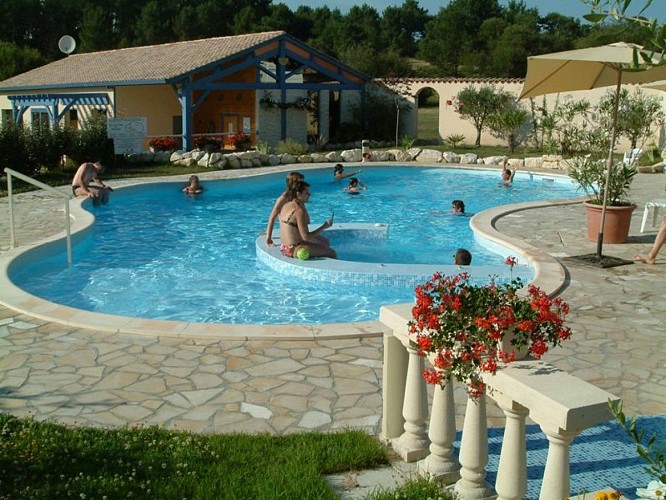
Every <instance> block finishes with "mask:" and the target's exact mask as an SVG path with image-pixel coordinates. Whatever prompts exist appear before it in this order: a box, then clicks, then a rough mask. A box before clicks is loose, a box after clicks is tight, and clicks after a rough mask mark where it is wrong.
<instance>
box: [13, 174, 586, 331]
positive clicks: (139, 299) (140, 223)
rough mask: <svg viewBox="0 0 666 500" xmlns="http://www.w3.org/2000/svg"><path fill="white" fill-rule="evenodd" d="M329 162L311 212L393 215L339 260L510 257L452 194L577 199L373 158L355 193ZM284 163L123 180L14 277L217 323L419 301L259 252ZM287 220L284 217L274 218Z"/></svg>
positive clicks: (116, 309) (47, 292)
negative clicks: (63, 251) (477, 235)
mask: <svg viewBox="0 0 666 500" xmlns="http://www.w3.org/2000/svg"><path fill="white" fill-rule="evenodd" d="M331 170H332V169H321V170H308V171H306V172H305V173H306V179H307V181H308V182H309V183H310V184H311V191H312V197H311V200H310V203H309V205H308V210H309V212H310V215H311V219H312V222H313V223H317V224H318V223H320V222H323V220H324V219H326V218H327V217H329V216H330V214H331V212H332V211H335V221H336V222H372V223H378V222H382V223H386V224H388V225H389V238H388V239H387V240H385V241H379V242H378V241H377V240H370V241H359V240H350V239H340V240H338V241H335V240H333V246H334V247H335V248H336V250H337V251H338V255H339V257H340V258H341V259H345V260H355V261H365V262H387V263H422V264H440V263H441V264H451V263H452V259H453V254H454V253H455V250H456V249H457V248H458V247H465V248H467V249H469V250H470V251H471V252H472V254H473V265H479V264H485V265H498V266H501V265H502V264H503V261H504V258H505V255H498V254H495V253H492V252H490V251H488V250H486V249H484V248H483V247H482V246H480V245H479V244H477V243H476V242H475V241H474V238H473V236H472V232H471V229H470V228H469V217H468V216H456V215H453V214H452V213H451V211H450V206H451V201H452V200H453V199H456V198H457V199H462V200H464V201H465V205H466V210H467V212H468V213H470V214H472V213H476V212H479V211H481V210H484V209H486V208H489V207H494V206H498V205H505V204H511V203H518V202H524V201H533V200H542V199H558V198H570V197H574V196H576V192H575V189H574V187H573V186H572V185H571V183H570V182H567V181H566V180H562V179H557V180H554V179H553V178H542V177H538V176H530V175H528V174H522V175H521V173H520V172H519V174H518V176H517V177H516V181H515V183H514V186H513V187H511V188H502V187H498V186H497V182H498V180H499V173H498V172H497V171H470V170H454V169H442V168H418V167H369V168H366V169H365V171H364V172H363V173H362V174H361V176H360V177H361V178H362V180H363V181H364V182H365V183H366V185H367V186H368V190H367V191H364V192H362V194H360V195H358V196H351V195H349V194H347V193H345V192H344V191H343V187H344V186H345V185H346V182H345V181H341V182H334V181H333V180H332V171H331ZM285 175H286V173H279V174H269V175H264V176H259V177H249V178H242V179H234V180H225V181H209V182H206V183H205V187H206V191H205V192H204V193H203V194H202V195H199V196H194V197H193V196H187V195H184V194H182V193H181V192H180V188H181V187H182V186H181V184H175V183H159V184H149V185H144V186H141V187H137V188H130V189H123V190H117V191H116V192H114V193H113V196H112V200H111V203H110V204H109V205H106V206H102V207H97V208H94V209H92V210H93V213H94V215H95V217H96V223H95V225H94V226H93V228H92V229H91V230H90V231H89V233H88V235H87V237H86V238H85V239H84V240H83V241H82V242H81V243H80V244H77V245H76V246H75V247H74V251H73V262H74V265H73V266H72V267H69V268H68V267H67V265H66V259H65V257H64V255H54V256H51V257H49V258H48V259H46V260H44V261H40V262H35V263H34V264H30V265H27V266H24V267H23V268H22V269H21V270H20V271H18V272H17V274H16V275H14V276H12V280H13V281H14V282H15V283H16V284H17V285H18V286H20V287H21V288H23V289H25V290H26V291H28V292H30V293H32V294H34V295H37V296H40V297H43V298H45V299H47V300H51V301H53V302H57V303H60V304H64V305H68V306H71V307H76V308H79V309H86V310H92V311H96V312H103V313H108V314H117V315H124V316H134V317H144V318H159V319H172V320H180V321H193V322H220V323H262V324H270V323H273V324H291V323H332V322H345V321H365V320H371V319H377V317H378V313H379V308H380V306H381V305H383V304H394V303H399V302H405V301H411V300H412V299H413V290H412V289H397V288H396V287H392V286H386V285H377V286H376V287H367V286H365V287H363V288H362V289H355V288H354V286H353V285H351V284H345V285H344V286H343V285H336V286H333V285H330V286H325V285H323V284H322V283H320V282H310V281H307V280H302V279H300V278H296V277H293V276H284V275H281V274H279V273H276V272H275V271H273V270H271V269H269V268H267V267H266V266H265V265H263V264H261V263H260V262H257V259H256V253H255V247H254V245H255V239H256V236H257V234H258V233H260V232H262V231H264V230H265V226H266V219H267V216H268V213H269V212H270V210H271V207H272V205H273V203H274V201H275V199H276V197H277V196H278V195H279V194H280V193H281V192H282V190H283V189H284V178H285ZM277 227H278V225H277V224H276V228H277Z"/></svg>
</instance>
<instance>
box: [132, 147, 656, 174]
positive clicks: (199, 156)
mask: <svg viewBox="0 0 666 500" xmlns="http://www.w3.org/2000/svg"><path fill="white" fill-rule="evenodd" d="M504 160H507V165H508V166H509V167H510V168H518V169H520V170H533V169H546V170H558V171H561V172H564V173H568V172H569V171H570V168H571V162H572V160H571V159H564V158H562V157H561V156H560V155H542V156H533V157H528V158H510V157H508V156H501V155H500V156H488V157H485V158H481V157H479V156H478V155H476V154H474V153H465V154H462V155H461V154H458V153H455V152H453V151H444V152H441V151H438V150H436V149H427V148H410V149H408V150H406V151H405V150H403V149H386V150H383V149H382V150H379V149H375V150H372V149H371V157H370V159H369V160H366V161H370V162H373V161H395V162H399V163H405V162H419V163H429V164H436V163H441V164H447V165H449V164H453V165H455V164H460V165H486V166H494V167H499V166H500V165H502V163H503V162H504ZM129 161H130V162H132V161H135V162H151V161H152V162H155V163H166V162H171V163H176V164H179V165H183V166H185V167H191V166H194V165H199V166H201V167H210V168H216V169H235V168H251V167H261V166H271V165H273V166H274V165H286V164H291V163H345V162H357V163H358V162H361V161H363V156H362V154H361V148H360V147H354V148H350V149H345V150H343V151H341V152H340V153H338V152H336V151H330V152H312V153H308V154H305V155H300V156H294V155H290V154H281V155H277V154H262V153H260V152H258V151H245V152H235V153H224V152H215V153H209V152H206V151H200V150H197V149H195V150H193V151H187V152H186V151H175V152H173V153H171V152H168V151H163V152H156V153H141V154H139V155H132V156H130V157H129ZM638 170H639V171H640V172H663V171H664V164H663V163H661V162H660V163H657V164H655V165H651V166H641V167H638Z"/></svg>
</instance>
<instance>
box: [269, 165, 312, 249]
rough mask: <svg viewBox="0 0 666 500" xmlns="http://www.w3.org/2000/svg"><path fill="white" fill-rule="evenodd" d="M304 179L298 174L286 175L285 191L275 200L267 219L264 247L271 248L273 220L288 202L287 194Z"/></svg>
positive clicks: (290, 173)
mask: <svg viewBox="0 0 666 500" xmlns="http://www.w3.org/2000/svg"><path fill="white" fill-rule="evenodd" d="M304 179H305V176H304V175H303V174H302V173H300V172H289V175H287V181H286V182H287V189H285V190H284V192H283V193H282V194H281V195H280V197H279V198H278V199H277V200H275V204H274V205H273V210H271V215H270V216H269V217H268V225H267V226H266V245H268V246H269V247H272V246H273V226H274V225H275V220H276V219H277V218H278V215H280V211H281V210H282V207H284V204H285V203H287V202H288V201H289V193H290V192H292V191H293V189H294V186H295V185H296V183H297V182H298V181H302V180H304Z"/></svg>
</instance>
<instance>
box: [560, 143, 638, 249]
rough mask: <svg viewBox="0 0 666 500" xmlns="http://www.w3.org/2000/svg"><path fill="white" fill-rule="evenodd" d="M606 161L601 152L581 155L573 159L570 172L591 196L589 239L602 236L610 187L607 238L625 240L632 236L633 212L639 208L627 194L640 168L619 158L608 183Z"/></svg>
mask: <svg viewBox="0 0 666 500" xmlns="http://www.w3.org/2000/svg"><path fill="white" fill-rule="evenodd" d="M606 165H607V162H606V160H605V159H603V158H600V157H599V155H594V154H589V155H586V156H583V157H578V158H575V159H574V160H573V165H572V167H571V171H570V172H569V176H570V177H571V178H572V179H573V180H574V182H576V183H577V184H578V186H579V189H582V190H583V191H584V192H585V193H586V194H587V195H588V196H589V199H588V200H587V201H586V202H584V205H585V208H586V209H587V237H588V239H589V240H590V241H596V240H597V238H598V235H599V226H600V223H601V211H602V205H603V199H604V191H605V190H608V195H607V201H606V221H605V223H604V239H603V242H604V243H624V242H625V241H627V239H628V237H629V226H630V224H631V214H632V213H633V211H634V210H635V209H636V205H635V204H633V203H631V202H630V201H628V200H627V196H628V193H629V188H630V187H631V182H632V181H633V180H634V177H635V176H636V173H637V172H638V170H637V169H636V167H635V166H634V165H633V164H625V163H624V162H623V161H621V160H615V161H613V165H612V168H611V172H610V181H609V183H608V186H606Z"/></svg>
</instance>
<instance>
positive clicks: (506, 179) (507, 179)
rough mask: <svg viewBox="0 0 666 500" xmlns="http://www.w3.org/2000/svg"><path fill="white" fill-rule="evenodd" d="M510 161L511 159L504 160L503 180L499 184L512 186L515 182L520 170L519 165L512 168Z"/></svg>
mask: <svg viewBox="0 0 666 500" xmlns="http://www.w3.org/2000/svg"><path fill="white" fill-rule="evenodd" d="M508 163H509V160H506V159H505V160H504V161H503V162H502V182H500V183H499V184H498V186H503V187H511V185H512V184H513V178H514V177H515V176H516V170H518V167H516V168H514V169H513V170H510V169H509V167H508Z"/></svg>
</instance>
